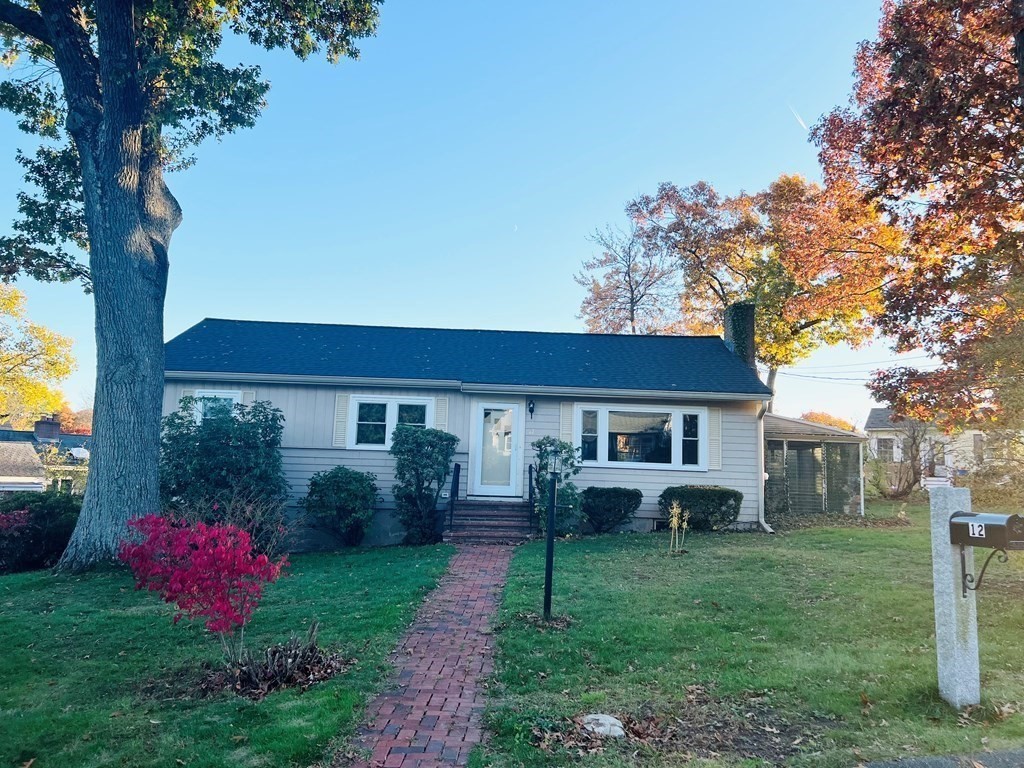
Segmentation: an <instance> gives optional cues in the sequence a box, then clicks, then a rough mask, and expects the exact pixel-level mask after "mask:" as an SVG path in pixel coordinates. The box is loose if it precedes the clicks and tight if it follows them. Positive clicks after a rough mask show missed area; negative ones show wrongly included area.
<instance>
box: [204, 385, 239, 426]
mask: <svg viewBox="0 0 1024 768" xmlns="http://www.w3.org/2000/svg"><path fill="white" fill-rule="evenodd" d="M195 398H196V421H197V422H199V421H202V420H203V419H205V418H206V417H207V416H209V415H210V414H211V413H212V412H213V411H214V410H215V409H217V408H225V407H226V408H228V409H229V410H230V409H231V408H233V407H234V406H235V405H237V404H238V403H240V402H242V393H241V391H238V390H227V389H197V390H196V394H195Z"/></svg>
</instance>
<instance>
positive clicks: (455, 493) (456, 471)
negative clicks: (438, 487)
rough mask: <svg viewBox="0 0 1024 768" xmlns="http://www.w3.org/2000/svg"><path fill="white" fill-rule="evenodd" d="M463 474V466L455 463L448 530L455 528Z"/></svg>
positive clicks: (449, 499) (449, 504)
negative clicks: (460, 479) (460, 480)
mask: <svg viewBox="0 0 1024 768" xmlns="http://www.w3.org/2000/svg"><path fill="white" fill-rule="evenodd" d="M461 474H462V465H461V464H459V463H458V462H455V467H454V468H453V469H452V488H451V491H450V492H449V494H448V530H449V531H450V530H452V528H454V527H455V501H456V499H458V498H459V475H461Z"/></svg>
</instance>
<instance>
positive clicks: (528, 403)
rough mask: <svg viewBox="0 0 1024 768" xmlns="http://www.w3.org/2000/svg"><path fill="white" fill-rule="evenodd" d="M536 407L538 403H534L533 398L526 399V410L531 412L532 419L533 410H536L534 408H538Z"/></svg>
mask: <svg viewBox="0 0 1024 768" xmlns="http://www.w3.org/2000/svg"><path fill="white" fill-rule="evenodd" d="M536 407H537V404H536V403H534V402H533V400H527V401H526V410H527V412H528V413H529V414H530V418H531V419H532V418H533V411H534V409H536Z"/></svg>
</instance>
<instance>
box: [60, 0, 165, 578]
mask: <svg viewBox="0 0 1024 768" xmlns="http://www.w3.org/2000/svg"><path fill="white" fill-rule="evenodd" d="M47 5H48V4H46V5H43V6H41V7H43V8H44V17H45V18H46V19H47V23H48V24H50V25H51V26H53V27H54V29H55V31H57V32H58V34H55V35H54V38H55V39H58V40H61V41H62V42H61V44H60V45H55V54H56V59H57V64H58V67H59V69H60V72H61V77H62V78H63V80H64V85H65V90H66V91H67V92H68V94H69V99H68V100H69V106H71V110H70V111H69V117H68V130H69V132H70V133H71V135H72V137H73V139H74V141H75V146H76V147H77V149H78V153H79V156H80V158H81V164H82V186H83V192H84V202H85V218H86V225H87V226H88V229H89V245H90V251H89V266H90V270H91V273H92V286H93V294H94V299H95V301H94V303H95V309H96V402H95V413H94V422H93V423H94V439H93V449H92V455H91V456H90V468H89V479H88V481H87V483H86V487H85V501H84V504H83V506H82V513H81V515H80V517H79V519H78V524H77V525H76V526H75V531H74V533H73V535H72V537H71V541H70V542H69V544H68V547H67V549H66V550H65V552H64V554H63V556H62V557H61V559H60V562H59V563H58V568H59V569H62V570H80V569H82V568H87V567H89V566H91V565H93V564H96V563H99V562H104V561H109V560H112V559H113V558H115V557H116V556H117V552H118V548H119V546H120V543H121V541H122V540H123V539H124V536H125V533H126V532H127V527H126V523H127V521H128V520H129V519H131V518H132V517H138V516H140V515H145V514H147V513H150V512H158V511H159V501H160V499H159V475H158V463H159V459H160V411H161V402H162V399H163V379H164V352H163V311H164V296H165V293H166V290H167V249H168V247H169V245H170V239H171V234H172V233H173V232H174V229H175V228H176V227H177V226H178V224H179V223H180V221H181V210H180V208H179V207H178V204H177V202H176V201H175V199H174V197H173V196H172V195H171V193H170V191H169V190H168V189H167V186H166V185H165V184H164V181H163V175H162V171H161V166H160V162H159V136H158V135H157V134H156V133H154V132H153V129H149V130H147V129H146V117H145V116H146V98H145V95H144V94H143V92H142V88H141V85H140V82H139V78H138V72H139V66H138V61H137V51H136V44H135V30H134V16H133V13H132V6H131V4H126V3H123V2H120V1H119V0H97V3H96V28H97V32H98V34H97V37H98V41H99V43H98V44H99V54H100V55H99V56H98V57H92V54H91V53H89V51H88V47H87V39H83V37H82V31H81V30H82V28H81V25H80V24H78V26H75V22H76V21H77V20H76V19H73V18H72V19H70V20H68V19H62V18H61V17H60V15H59V13H57V12H54V13H53V14H52V16H51V15H50V14H48V13H46V12H45V9H47ZM58 10H59V9H58ZM62 25H63V31H64V34H63V35H61V34H59V33H60V31H61V28H62ZM76 41H77V43H76ZM83 70H87V71H88V77H87V78H85V79H84V80H82V82H79V80H81V73H82V71H83ZM100 83H102V88H100V87H99V84H100ZM76 101H77V102H80V103H76Z"/></svg>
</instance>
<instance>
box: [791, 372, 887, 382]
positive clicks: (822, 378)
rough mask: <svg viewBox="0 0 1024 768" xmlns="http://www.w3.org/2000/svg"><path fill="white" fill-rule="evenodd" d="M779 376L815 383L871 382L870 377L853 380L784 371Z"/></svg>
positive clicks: (852, 378)
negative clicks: (809, 380) (815, 381)
mask: <svg viewBox="0 0 1024 768" xmlns="http://www.w3.org/2000/svg"><path fill="white" fill-rule="evenodd" d="M779 375H780V376H789V377H791V378H794V379H815V380H817V381H860V382H865V381H870V380H871V377H870V376H860V377H856V378H854V377H847V376H814V375H812V374H806V373H786V372H785V371H779Z"/></svg>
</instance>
